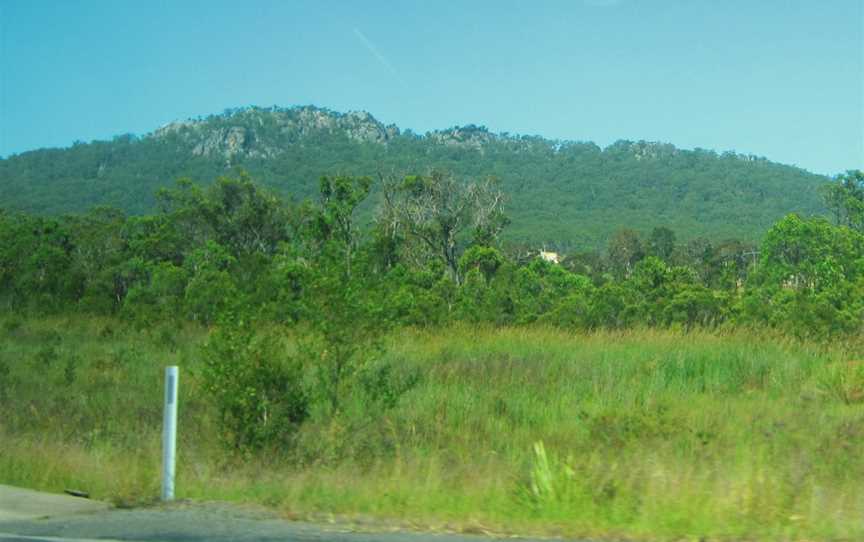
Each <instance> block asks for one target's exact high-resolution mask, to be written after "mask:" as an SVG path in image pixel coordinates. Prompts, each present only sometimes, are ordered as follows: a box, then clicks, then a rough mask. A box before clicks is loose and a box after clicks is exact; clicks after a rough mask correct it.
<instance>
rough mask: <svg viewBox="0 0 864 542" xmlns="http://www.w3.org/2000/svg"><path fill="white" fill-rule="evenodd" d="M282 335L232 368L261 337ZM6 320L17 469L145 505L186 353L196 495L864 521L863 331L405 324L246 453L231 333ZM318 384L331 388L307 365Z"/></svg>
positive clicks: (441, 516)
mask: <svg viewBox="0 0 864 542" xmlns="http://www.w3.org/2000/svg"><path fill="white" fill-rule="evenodd" d="M274 331H275V330H273V329H271V330H268V331H265V330H262V335H261V336H262V339H261V340H262V341H263V342H262V343H260V344H259V345H258V346H254V345H253V347H251V348H248V349H247V350H245V352H246V354H244V355H245V356H246V357H242V356H241V357H239V358H237V360H238V362H239V361H247V360H249V359H252V358H254V355H255V353H256V352H259V353H263V352H265V351H266V348H269V346H266V345H267V341H268V340H270V339H267V337H270V336H272V335H271V334H272V333H273V332H274ZM0 333H2V335H3V341H2V342H0V345H2V346H0V367H3V369H2V371H3V378H2V382H3V388H2V390H3V393H2V402H0V406H2V411H3V416H2V419H0V435H2V442H3V445H2V450H3V453H2V454H0V479H2V480H3V481H4V483H13V484H20V485H24V486H30V487H37V488H43V489H53V490H60V489H63V488H66V487H76V488H84V489H87V490H89V491H90V492H91V493H92V494H93V495H94V497H96V498H102V499H112V500H114V501H115V502H118V503H121V504H127V505H128V504H140V503H142V502H149V501H150V500H152V499H153V498H154V497H155V496H157V495H158V493H159V491H158V484H159V460H160V457H161V455H160V448H159V446H160V435H161V432H160V431H161V427H160V423H161V410H160V409H161V386H162V382H161V378H162V367H163V366H164V365H165V364H169V363H177V364H179V365H180V367H181V396H180V399H181V403H180V405H181V408H180V425H179V427H180V433H179V455H178V457H179V465H178V482H177V490H178V496H179V497H181V498H200V499H227V500H234V501H244V502H258V503H262V504H265V505H268V506H273V507H276V508H277V509H279V510H281V511H283V512H284V513H286V514H287V515H289V516H290V517H309V518H320V517H322V516H321V514H336V515H342V516H344V517H346V518H350V517H368V516H374V517H378V518H382V520H383V521H385V522H386V521H390V522H396V523H399V524H402V525H406V526H410V525H414V526H416V527H418V528H427V527H431V528H451V529H457V530H463V531H466V532H480V531H483V530H489V531H497V532H521V533H535V534H550V535H566V536H578V535H586V536H587V535H593V536H613V535H614V536H622V537H635V538H640V537H647V538H651V539H656V538H663V539H680V538H681V537H685V536H688V535H694V536H695V535H699V536H706V537H711V538H718V539H724V538H725V539H741V538H750V539H754V538H755V539H760V540H765V539H775V540H789V539H826V540H827V539H858V538H860V537H861V536H862V535H864V525H862V523H861V520H860V505H859V503H860V502H861V499H862V498H864V494H862V489H861V487H860V484H858V483H857V481H858V480H860V479H861V477H862V476H864V460H862V457H861V454H860V453H859V451H860V446H859V442H860V439H861V438H862V436H864V364H862V363H861V362H860V360H861V359H862V355H864V345H862V344H861V343H860V342H859V343H854V342H848V341H847V342H845V343H838V344H835V345H833V346H825V345H821V344H816V343H811V342H800V341H797V340H792V339H788V338H783V337H782V336H778V335H773V334H769V335H763V334H759V333H755V332H745V331H735V332H728V333H724V332H704V331H692V332H689V333H685V332H681V331H661V330H634V331H601V332H594V333H589V334H584V333H572V332H568V331H563V330H560V329H557V328H550V327H537V326H531V327H518V328H489V327H486V328H483V329H478V328H476V327H474V326H469V325H464V324H463V325H456V326H455V327H448V328H446V329H440V330H420V329H401V330H398V331H393V332H391V333H390V334H388V335H387V336H386V337H385V338H383V339H382V342H383V350H385V351H386V353H385V354H383V355H382V356H380V357H378V358H377V359H375V361H374V362H372V363H370V364H368V365H366V366H365V367H364V368H363V370H362V373H361V374H360V375H359V376H358V378H357V379H355V380H353V381H352V382H351V384H350V385H349V386H346V387H344V388H343V395H342V400H341V404H340V408H339V410H338V412H335V413H334V411H333V410H332V409H331V408H330V405H329V404H328V402H327V400H326V398H319V397H315V396H311V397H309V398H308V402H307V403H305V404H307V405H308V408H307V409H306V411H305V414H304V417H303V423H302V424H300V425H299V426H298V427H297V428H296V430H292V431H291V432H290V433H289V434H290V435H291V439H290V442H286V441H284V439H279V440H277V441H275V442H272V445H271V446H268V447H266V448H264V449H260V450H259V451H257V452H255V453H250V452H249V448H244V449H237V450H236V451H235V452H233V453H232V452H230V451H228V450H226V448H225V446H224V444H225V437H226V431H227V432H228V434H227V436H230V432H231V431H232V426H225V425H223V424H222V423H221V420H222V412H221V410H220V404H219V403H214V401H213V400H212V395H211V391H210V389H209V388H208V386H209V384H208V382H209V379H210V378H211V377H210V376H208V371H209V370H210V369H209V364H210V363H211V362H210V361H208V358H207V357H206V356H204V355H203V354H202V353H203V352H205V351H206V350H207V349H211V348H212V342H213V341H214V340H215V341H217V342H219V341H222V342H223V343H224V341H226V340H228V339H226V338H224V337H222V338H216V337H214V336H213V335H212V334H211V335H209V336H208V332H207V331H206V330H205V329H202V328H200V327H197V326H194V325H187V326H184V327H182V328H179V329H178V328H176V327H174V326H170V327H169V326H165V327H160V328H154V329H148V330H144V331H136V330H135V329H134V328H132V327H130V326H127V325H125V324H120V323H118V322H117V321H116V320H114V319H103V318H94V317H86V318H81V317H74V318H73V317H51V318H28V319H23V320H22V319H6V320H5V321H4V326H3V330H2V331H0ZM212 333H219V332H218V331H216V332H212ZM289 335H290V334H289ZM283 337H284V335H283ZM284 340H285V341H286V342H285V345H284V348H283V349H281V352H283V354H281V355H278V354H274V355H273V356H272V357H269V356H265V357H266V358H267V359H266V361H267V362H268V363H280V362H284V361H288V360H289V359H290V358H292V357H293V356H294V353H296V352H300V351H301V349H300V348H299V347H298V342H299V341H300V340H301V337H299V336H296V337H294V336H288V337H287V338H285V339H284ZM208 344H210V346H204V345H208ZM202 349H203V350H202ZM261 361H264V358H261ZM301 381H302V382H303V383H305V385H306V386H308V388H307V389H310V390H311V389H315V386H316V385H317V384H316V383H317V382H318V376H317V375H316V374H315V371H314V367H311V366H306V367H305V370H304V371H303V374H302V376H301ZM268 385H270V386H273V385H275V383H274V382H270V383H268ZM292 397H295V398H296V397H297V395H294V396H292ZM283 435H284V433H283ZM253 436H254V437H255V438H259V437H261V436H264V435H253Z"/></svg>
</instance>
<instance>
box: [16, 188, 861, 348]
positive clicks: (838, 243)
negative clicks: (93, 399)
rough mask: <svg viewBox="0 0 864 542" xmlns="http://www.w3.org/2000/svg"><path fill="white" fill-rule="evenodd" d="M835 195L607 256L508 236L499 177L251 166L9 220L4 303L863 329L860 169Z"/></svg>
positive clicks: (304, 316) (141, 318)
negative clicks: (753, 236) (294, 173)
mask: <svg viewBox="0 0 864 542" xmlns="http://www.w3.org/2000/svg"><path fill="white" fill-rule="evenodd" d="M374 191H377V192H378V193H380V194H381V198H380V199H381V204H379V205H378V206H377V207H376V209H375V213H374V215H375V217H376V218H375V222H374V226H373V227H372V228H371V229H369V228H364V227H362V225H361V224H360V223H358V213H359V211H358V210H359V209H361V208H362V207H363V205H364V204H366V202H367V200H368V198H369V197H370V194H371V193H373V192H374ZM824 196H825V201H826V205H827V206H828V207H829V208H830V209H831V211H832V214H833V217H834V223H832V222H829V221H828V220H827V219H824V218H807V217H802V216H800V215H797V214H790V215H788V216H786V217H784V218H782V219H780V220H779V221H777V222H776V223H775V224H774V225H773V226H771V228H770V229H768V231H767V233H766V234H765V236H764V239H763V241H762V243H761V245H759V246H754V245H752V244H750V243H748V242H745V241H726V242H723V243H714V242H711V241H710V240H708V239H695V240H690V241H687V242H679V237H678V234H677V232H675V231H674V230H672V229H670V228H666V227H658V228H654V229H653V230H651V231H650V232H649V233H648V234H644V235H643V234H640V233H639V232H637V231H635V230H633V229H619V230H617V232H616V233H615V234H614V235H613V236H612V237H611V239H610V241H609V242H608V244H607V246H606V247H604V248H603V249H602V250H595V251H579V252H571V253H567V254H561V255H559V254H557V253H543V254H539V253H538V252H536V251H534V252H532V251H525V250H524V249H522V248H521V247H520V245H504V244H502V243H501V238H502V236H503V233H504V232H505V231H506V230H507V228H508V227H509V225H510V223H511V219H510V218H509V216H508V215H507V209H506V201H507V198H506V194H505V193H504V192H503V191H502V190H501V187H500V184H499V183H497V182H495V181H494V180H488V179H484V180H478V181H470V182H464V181H460V180H458V179H457V178H456V177H455V176H453V175H451V174H447V173H441V172H432V173H431V174H428V175H426V174H423V175H408V176H389V177H385V178H383V179H381V180H379V181H377V182H376V181H374V180H373V179H372V178H369V177H350V176H332V177H331V176H325V177H322V178H321V179H320V182H319V192H318V196H317V198H316V199H315V200H305V201H304V202H302V203H299V204H298V203H293V202H292V201H286V200H284V199H282V198H280V197H279V196H278V195H276V194H275V193H273V192H271V191H269V190H268V189H266V188H264V187H262V186H260V185H258V184H256V183H254V182H253V181H252V180H251V179H250V177H249V176H248V175H246V174H245V173H243V174H241V175H240V176H239V177H237V178H230V177H220V178H219V179H217V180H216V182H215V183H212V184H210V185H207V186H201V185H197V184H195V183H192V182H191V181H188V180H181V181H179V182H178V184H177V185H176V187H174V188H170V189H161V190H160V191H159V192H158V193H157V195H156V201H157V207H158V211H157V212H155V213H153V214H147V215H139V216H129V215H127V214H125V213H124V212H123V211H121V210H118V209H113V208H110V207H98V208H96V209H93V210H91V211H89V212H87V213H84V214H71V215H66V216H64V217H62V218H56V217H45V216H39V215H34V214H21V213H15V212H4V213H2V214H0V303H2V307H3V309H4V310H9V311H14V310H35V311H43V312H44V311H48V312H50V311H68V310H76V311H86V312H96V313H105V314H116V315H120V316H122V317H124V318H129V319H131V320H134V321H137V322H140V323H141V324H142V325H149V323H150V322H154V321H163V320H171V319H178V318H179V319H188V320H193V321H198V322H202V323H204V324H211V323H214V322H217V321H218V319H219V318H220V317H221V316H223V315H224V314H226V313H231V312H235V313H236V312H243V313H247V314H254V315H255V317H256V318H265V319H268V320H272V321H278V322H284V323H297V322H306V321H308V320H309V319H310V318H312V315H315V314H318V313H321V311H323V310H325V309H326V316H327V318H331V317H335V318H344V319H345V321H344V322H343V323H345V324H346V325H347V324H348V322H355V323H356V322H370V323H371V322H375V325H379V324H381V323H386V324H387V325H391V324H406V325H420V326H425V325H433V324H439V323H443V322H447V321H451V320H467V321H471V322H488V323H493V324H524V323H530V322H535V321H543V322H549V323H553V324H556V325H561V326H566V327H578V328H585V329H595V328H621V327H628V326H644V325H649V326H650V325H659V326H670V325H671V326H683V327H685V328H687V327H691V326H696V325H706V326H720V325H725V324H730V323H731V324H748V323H753V324H757V325H759V326H765V325H767V326H772V327H779V328H783V329H785V330H788V331H790V332H793V333H796V334H805V335H820V336H821V335H826V334H832V333H840V332H856V331H860V330H861V321H862V320H861V318H862V310H864V304H862V303H864V292H862V287H864V244H862V243H864V203H862V202H864V177H862V173H861V172H849V173H848V174H846V175H843V176H840V177H839V178H838V180H837V181H836V182H835V183H833V184H832V185H829V186H828V188H827V189H826V190H825V191H824ZM541 255H543V256H545V257H540V256H541ZM358 311H359V312H358ZM356 325H357V324H354V325H353V326H349V327H356Z"/></svg>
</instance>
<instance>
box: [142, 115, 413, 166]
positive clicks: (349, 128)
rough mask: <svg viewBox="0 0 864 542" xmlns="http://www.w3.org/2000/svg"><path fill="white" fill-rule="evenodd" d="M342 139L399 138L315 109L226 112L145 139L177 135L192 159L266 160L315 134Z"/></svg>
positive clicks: (364, 119) (363, 119) (368, 121)
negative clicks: (189, 148)
mask: <svg viewBox="0 0 864 542" xmlns="http://www.w3.org/2000/svg"><path fill="white" fill-rule="evenodd" d="M322 134H323V135H329V136H336V137H339V136H344V137H347V138H348V139H349V140H351V141H355V142H366V143H375V144H382V145H386V144H387V143H388V142H389V141H390V140H392V139H393V138H395V137H398V136H399V134H400V132H399V129H398V128H397V127H396V126H395V125H389V126H385V125H384V124H382V123H381V122H378V121H377V120H376V119H375V118H374V117H373V116H372V115H370V114H369V113H367V112H365V111H352V112H350V113H344V114H343V113H335V112H333V111H329V110H327V109H321V108H317V107H311V106H308V107H294V108H277V107H273V108H259V107H250V108H243V109H233V110H228V111H226V112H225V113H223V114H222V115H213V116H210V117H207V118H204V119H197V120H187V121H183V122H173V123H171V124H168V125H166V126H163V127H162V128H160V129H158V130H156V131H154V132H153V133H152V134H150V135H149V137H154V138H168V137H176V138H179V140H180V141H182V142H184V143H186V144H188V145H189V146H190V147H191V149H192V154H193V155H195V156H207V157H213V156H221V157H223V158H225V159H228V160H230V159H231V158H233V157H236V156H243V157H251V158H268V157H272V156H275V155H277V154H279V153H280V151H281V149H283V148H284V147H285V146H286V145H290V144H295V143H300V142H302V141H303V140H304V139H307V138H310V137H314V136H317V135H322Z"/></svg>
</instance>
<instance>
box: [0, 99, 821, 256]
mask: <svg viewBox="0 0 864 542" xmlns="http://www.w3.org/2000/svg"><path fill="white" fill-rule="evenodd" d="M240 169H242V170H244V171H247V172H249V174H251V176H252V177H253V178H254V179H256V181H257V182H259V183H260V184H261V185H262V186H265V187H268V188H270V189H272V190H273V191H274V193H276V194H279V195H280V196H282V197H283V198H290V199H291V200H292V201H295V202H299V201H302V200H304V199H306V198H314V197H315V196H316V193H317V188H318V187H317V185H316V183H315V179H317V178H318V177H319V176H320V175H322V174H326V175H329V176H337V175H352V176H371V177H373V178H378V177H381V176H389V175H392V174H393V173H394V172H406V171H414V172H422V173H424V174H427V173H429V172H431V171H433V170H440V171H448V172H451V173H452V174H453V175H455V176H456V177H459V178H463V179H469V178H475V179H477V178H484V177H492V178H494V179H497V181H498V182H499V184H500V186H501V189H502V190H503V191H504V193H505V194H506V195H507V198H508V206H507V212H508V216H509V217H510V219H511V225H510V227H508V228H507V229H506V230H505V231H504V232H503V239H504V240H506V241H509V242H512V243H521V244H525V245H530V246H533V247H538V246H542V245H545V246H547V247H548V248H550V249H555V250H568V251H570V250H582V249H599V248H602V247H604V246H605V245H607V244H608V242H609V241H610V240H611V239H612V237H613V236H614V234H615V230H616V228H617V225H620V224H627V225H628V226H629V227H631V228H633V229H634V230H636V231H639V232H640V233H642V234H643V235H647V234H648V233H649V232H650V231H651V230H652V229H653V228H655V227H658V226H665V227H668V228H670V229H672V230H674V231H675V232H676V233H677V235H678V237H679V239H681V240H682V241H689V240H692V239H696V238H706V239H708V240H710V241H713V242H720V241H724V240H727V239H739V240H741V241H745V242H757V241H759V239H760V238H761V235H762V234H763V233H764V231H765V230H767V229H768V227H769V226H770V225H771V224H772V223H773V222H774V221H776V220H778V219H779V218H781V217H783V216H785V215H786V214H788V213H792V212H795V213H799V214H801V215H804V216H809V215H812V214H819V213H823V212H824V211H825V207H824V205H823V203H822V200H821V199H820V197H819V189H820V186H822V185H825V184H826V183H827V182H828V179H827V178H825V177H822V176H819V175H813V174H810V173H808V172H806V171H804V170H801V169H797V168H794V167H790V166H785V165H781V164H776V163H772V162H770V161H768V160H766V159H764V158H760V157H756V156H752V155H742V154H737V153H734V152H725V153H722V154H718V153H716V152H714V151H708V150H703V149H696V150H681V149H677V148H675V147H674V146H672V145H670V144H663V143H650V142H644V141H640V142H631V141H619V142H617V143H615V144H613V145H610V146H608V147H606V148H600V147H599V146H597V145H595V144H594V143H588V142H572V141H556V140H548V139H544V138H541V137H536V136H516V135H510V134H495V133H492V132H490V131H488V130H487V129H486V128H484V127H482V126H474V125H468V126H463V127H456V128H452V129H448V130H441V131H434V132H430V133H427V134H425V135H418V134H414V133H412V132H411V131H410V130H404V131H403V130H400V129H398V128H397V127H395V126H392V125H391V126H385V125H383V124H382V123H380V122H378V121H377V120H376V119H374V118H373V117H372V116H371V115H369V114H367V113H348V114H340V113H335V112H332V111H328V110H326V109H319V108H315V107H297V108H288V109H285V108H276V107H274V108H266V109H265V108H254V107H253V108H243V109H234V110H228V111H226V112H225V113H224V114H222V115H214V116H210V117H208V118H206V119H199V120H192V121H188V122H178V123H173V124H170V125H168V126H165V127H163V128H161V129H159V130H156V131H155V132H153V133H151V134H148V135H146V136H143V137H136V136H133V135H125V136H119V137H116V138H114V139H113V140H112V141H96V142H92V143H76V144H75V145H73V146H72V147H71V148H68V149H43V150H37V151H32V152H26V153H22V154H19V155H14V156H11V157H7V158H6V159H2V160H0V201H2V202H3V206H4V207H5V208H6V209H7V210H10V211H23V212H27V213H32V214H37V215H43V216H45V215H54V216H57V215H60V214H63V213H69V212H84V211H87V210H89V209H91V208H92V207H94V206H99V205H110V206H113V207H116V208H118V209H121V210H122V211H124V212H125V213H128V214H131V215H138V216H141V215H146V214H148V213H152V212H153V211H154V210H156V209H157V208H158V205H159V201H158V200H157V199H156V198H155V197H154V194H155V193H156V191H157V190H158V189H159V188H163V187H166V186H168V185H170V183H171V182H173V180H175V179H178V178H189V179H192V180H193V181H195V182H197V183H201V184H208V183H211V182H212V180H213V179H215V178H217V177H220V176H237V175H238V172H239V171H240ZM382 197H383V196H382V194H381V192H380V190H378V188H376V187H373V189H372V193H371V194H370V195H369V197H368V198H367V199H366V201H365V202H363V203H361V206H360V209H359V214H358V221H359V222H361V223H363V225H366V224H368V223H370V222H371V221H372V220H373V218H374V216H373V215H374V208H375V207H376V206H377V205H379V204H380V203H381V199H382Z"/></svg>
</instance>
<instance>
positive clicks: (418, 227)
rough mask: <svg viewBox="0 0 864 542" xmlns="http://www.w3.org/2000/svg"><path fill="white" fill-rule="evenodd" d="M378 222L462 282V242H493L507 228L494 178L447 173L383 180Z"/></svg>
mask: <svg viewBox="0 0 864 542" xmlns="http://www.w3.org/2000/svg"><path fill="white" fill-rule="evenodd" d="M381 181H382V187H383V192H384V204H383V206H382V208H381V209H380V211H379V215H378V220H379V224H380V225H381V226H382V227H383V228H384V229H385V231H387V232H388V233H390V234H391V235H394V236H400V237H404V238H405V239H406V240H408V241H415V242H416V243H417V244H419V245H420V246H422V247H424V248H425V250H427V251H428V252H429V254H430V256H432V257H434V258H437V259H439V260H440V261H441V262H442V263H443V264H444V265H445V267H446V269H447V270H448V272H449V273H450V275H451V277H452V278H453V279H454V280H455V281H457V282H459V281H460V280H461V277H460V276H459V265H458V263H459V255H460V252H461V251H460V245H459V243H460V241H461V240H462V239H463V238H464V236H465V234H466V233H468V232H469V231H471V232H472V233H473V235H474V241H475V242H478V243H483V244H491V243H493V242H494V241H495V240H496V239H497V238H498V235H499V234H500V233H501V230H502V229H503V227H504V226H505V225H506V224H507V220H506V218H505V216H504V203H505V198H504V195H503V193H502V192H501V190H500V189H499V188H498V183H497V182H496V181H495V180H494V179H491V178H487V179H484V180H481V181H472V182H460V181H459V180H457V179H456V178H455V177H453V176H452V175H449V174H445V173H441V172H439V171H433V172H432V173H430V174H429V175H408V176H405V177H401V178H400V177H397V176H395V175H389V176H386V177H385V176H382V179H381Z"/></svg>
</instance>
